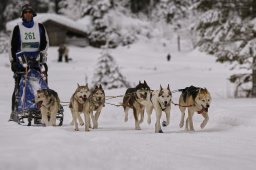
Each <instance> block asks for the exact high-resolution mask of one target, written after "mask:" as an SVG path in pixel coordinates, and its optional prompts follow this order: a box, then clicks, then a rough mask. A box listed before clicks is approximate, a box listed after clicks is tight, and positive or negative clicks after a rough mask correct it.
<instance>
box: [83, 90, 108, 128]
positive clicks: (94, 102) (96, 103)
mask: <svg viewBox="0 0 256 170" xmlns="http://www.w3.org/2000/svg"><path fill="white" fill-rule="evenodd" d="M104 106H105V92H104V90H103V88H102V86H101V85H99V86H97V85H96V86H95V88H94V89H93V90H92V92H91V94H90V96H89V99H88V100H87V101H86V104H85V114H87V115H91V119H92V123H93V129H97V128H98V119H99V116H100V113H101V110H102V108H103V107H104ZM93 111H96V112H95V115H94V114H93ZM89 125H90V124H89Z"/></svg>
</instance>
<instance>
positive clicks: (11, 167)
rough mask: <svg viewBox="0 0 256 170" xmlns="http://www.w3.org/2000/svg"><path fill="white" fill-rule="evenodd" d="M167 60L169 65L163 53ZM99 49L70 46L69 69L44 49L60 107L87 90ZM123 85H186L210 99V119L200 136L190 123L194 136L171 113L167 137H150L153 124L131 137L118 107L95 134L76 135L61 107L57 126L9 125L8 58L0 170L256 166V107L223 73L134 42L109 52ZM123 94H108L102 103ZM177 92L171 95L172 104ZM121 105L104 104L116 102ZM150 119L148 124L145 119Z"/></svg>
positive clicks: (194, 58)
mask: <svg viewBox="0 0 256 170" xmlns="http://www.w3.org/2000/svg"><path fill="white" fill-rule="evenodd" d="M168 52H170V53H171V56H172V58H171V61H170V62H167V61H166V55H167V53H168ZM100 53H101V50H99V49H94V48H90V47H87V48H78V47H70V57H72V59H73V60H72V62H70V63H68V64H67V63H57V48H56V47H51V48H50V49H49V56H48V65H49V86H50V88H52V89H54V90H56V91H57V92H58V94H59V96H60V99H61V101H69V99H70V97H71V95H72V94H73V92H74V90H75V88H76V87H77V83H79V84H84V83H85V80H86V77H88V82H89V84H90V82H91V79H92V75H93V71H94V66H95V65H96V61H97V58H98V57H99V56H100V55H101V54H100ZM111 54H112V55H113V57H114V58H115V59H116V62H117V63H118V64H119V66H120V70H121V72H122V73H123V74H124V76H125V77H126V78H127V80H128V81H130V82H132V83H133V84H137V83H138V82H139V80H142V81H143V80H146V81H147V82H148V84H149V86H150V87H151V88H152V89H158V88H159V86H160V84H161V85H162V86H163V87H167V84H170V87H171V89H172V90H176V89H179V88H184V87H187V86H190V85H194V86H201V87H206V88H207V89H208V90H209V91H210V92H211V94H212V98H213V101H212V104H211V107H210V109H209V116H210V120H209V123H208V124H207V125H206V127H205V129H200V123H201V121H202V117H201V116H200V115H198V114H196V115H195V116H194V122H195V123H194V126H195V130H196V131H195V132H186V131H185V130H184V129H180V128H179V120H180V112H179V110H178V108H177V107H176V106H174V105H173V106H172V111H171V124H170V126H169V127H165V128H163V131H164V132H165V133H163V134H156V133H154V121H155V115H154V114H153V120H152V123H151V124H150V125H148V124H147V123H146V121H144V122H143V123H142V125H141V127H142V130H140V131H138V130H134V118H133V115H132V112H131V111H130V114H129V120H128V122H127V123H125V122H124V112H123V109H122V108H121V107H116V106H112V105H109V104H107V105H106V106H105V107H104V109H103V111H102V114H101V116H100V120H99V129H97V130H91V131H90V132H84V131H83V129H84V128H82V127H81V128H80V131H79V132H75V131H74V130H73V127H72V126H71V125H70V124H69V123H70V121H71V113H70V110H69V108H68V107H67V106H65V107H64V109H65V112H64V115H65V119H64V125H63V126H62V127H26V126H20V125H17V124H16V123H14V122H8V119H9V115H10V110H11V93H12V91H13V84H14V81H13V79H12V72H11V71H10V67H9V61H8V57H7V54H2V55H0V58H1V59H0V72H1V74H0V79H1V83H0V94H1V95H0V106H1V110H0V169H3V170H17V169H19V170H26V169H33V170H70V169H79V170H82V169H89V170H91V169H92V170H102V169H108V170H125V169H127V170H130V169H134V170H140V169H141V170H156V169H160V170H167V169H168V170H170V169H172V170H174V169H175V170H177V169H180V170H185V169H191V170H213V169H214V170H215V169H218V170H241V169H246V170H254V169H255V166H256V162H255V157H256V123H255V122H256V114H255V110H256V104H255V102H256V100H255V99H233V98H230V97H229V96H230V95H231V93H232V88H231V87H232V86H231V85H230V84H229V83H228V80H227V78H228V75H229V74H230V73H229V70H228V66H226V65H221V64H218V63H215V58H214V57H213V56H208V55H206V54H203V53H200V52H198V51H197V50H194V51H190V50H189V49H184V50H183V51H182V52H177V50H176V47H175V46H173V44H170V46H169V45H167V46H166V48H164V47H163V46H162V45H161V44H158V43H157V42H154V41H153V42H151V43H145V42H139V43H137V44H134V45H131V46H130V47H129V48H128V47H119V48H117V49H115V50H112V51H111ZM125 90H126V89H117V90H106V95H107V96H113V95H122V94H124V92H125ZM179 95H180V93H179V92H177V93H174V94H173V101H174V102H175V103H177V101H178V97H179ZM121 101H122V99H121V98H116V99H113V100H108V101H107V102H110V103H115V104H117V103H120V102H121ZM145 118H147V117H145Z"/></svg>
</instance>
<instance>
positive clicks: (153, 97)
mask: <svg viewBox="0 0 256 170" xmlns="http://www.w3.org/2000/svg"><path fill="white" fill-rule="evenodd" d="M178 91H179V92H181V95H180V98H179V104H176V105H178V106H179V109H180V111H181V120H180V124H179V126H180V128H182V127H183V126H184V119H185V111H186V110H187V112H188V114H187V119H186V125H185V129H186V130H187V131H194V125H193V115H194V113H195V112H197V113H198V114H201V115H202V116H203V118H204V120H203V122H202V123H201V126H200V127H201V128H204V127H205V126H206V124H207V122H208V120H209V116H208V108H209V107H210V104H211V95H210V93H209V91H208V90H207V89H206V88H200V87H194V86H190V87H186V88H184V89H179V90H178ZM105 97H106V96H105V92H104V90H103V88H102V86H101V85H96V86H95V87H94V88H93V89H89V87H88V84H86V85H83V86H80V85H79V84H78V85H77V88H76V90H75V92H74V94H73V95H72V97H71V99H70V103H69V108H70V110H71V113H72V122H71V125H74V129H75V131H79V125H80V126H84V127H85V131H89V130H90V128H93V129H97V128H98V119H99V116H100V113H101V111H102V108H103V107H104V106H105ZM35 102H36V103H38V102H41V107H40V110H41V114H42V123H43V124H44V125H45V126H55V125H56V114H57V111H58V109H59V106H60V99H59V97H58V94H57V93H56V92H55V91H53V90H51V89H42V90H38V91H37V95H36V99H35ZM171 104H172V91H171V89H170V87H169V85H168V86H167V88H163V87H162V86H161V85H160V89H159V90H151V89H150V87H149V86H148V84H147V83H146V81H145V80H144V82H143V83H141V82H139V84H138V85H137V86H136V87H134V88H128V89H127V90H126V92H125V94H124V97H123V103H122V106H123V108H124V113H125V118H124V121H125V122H127V121H128V111H129V109H132V110H133V115H134V120H135V129H136V130H140V129H141V128H140V124H141V123H142V122H143V120H144V111H145V110H146V112H147V116H148V117H147V122H148V124H150V123H151V114H152V112H153V110H154V111H155V113H156V123H155V132H156V133H163V131H162V128H161V125H162V126H168V125H169V124H170V112H171ZM163 112H164V113H165V116H166V121H163V122H162V124H161V122H160V121H161V117H162V113H163ZM81 115H84V120H83V118H82V117H81ZM47 117H48V118H47Z"/></svg>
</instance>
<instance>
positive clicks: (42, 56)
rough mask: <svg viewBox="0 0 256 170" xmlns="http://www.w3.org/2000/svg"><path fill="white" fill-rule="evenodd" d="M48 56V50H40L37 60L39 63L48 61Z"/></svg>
mask: <svg viewBox="0 0 256 170" xmlns="http://www.w3.org/2000/svg"><path fill="white" fill-rule="evenodd" d="M46 56H47V53H46V52H42V51H40V53H39V55H38V57H37V58H36V61H38V62H39V63H46V61H47V57H46Z"/></svg>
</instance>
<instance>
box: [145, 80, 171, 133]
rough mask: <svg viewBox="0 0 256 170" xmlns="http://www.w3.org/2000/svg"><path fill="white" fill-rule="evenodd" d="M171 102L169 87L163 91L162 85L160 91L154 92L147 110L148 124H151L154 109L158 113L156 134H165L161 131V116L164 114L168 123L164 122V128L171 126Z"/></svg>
mask: <svg viewBox="0 0 256 170" xmlns="http://www.w3.org/2000/svg"><path fill="white" fill-rule="evenodd" d="M171 100H172V92H171V90H170V87H169V85H168V87H167V88H165V89H163V88H162V86H161V85H160V90H154V91H153V92H152V93H151V96H150V101H151V102H150V103H148V104H147V105H146V110H147V113H148V123H149V124H150V123H151V114H152V111H153V109H154V110H155V112H156V124H155V132H156V133H163V131H162V129H161V124H160V120H161V116H162V112H165V114H166V122H165V121H164V122H163V126H168V125H169V124H170V112H171Z"/></svg>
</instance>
